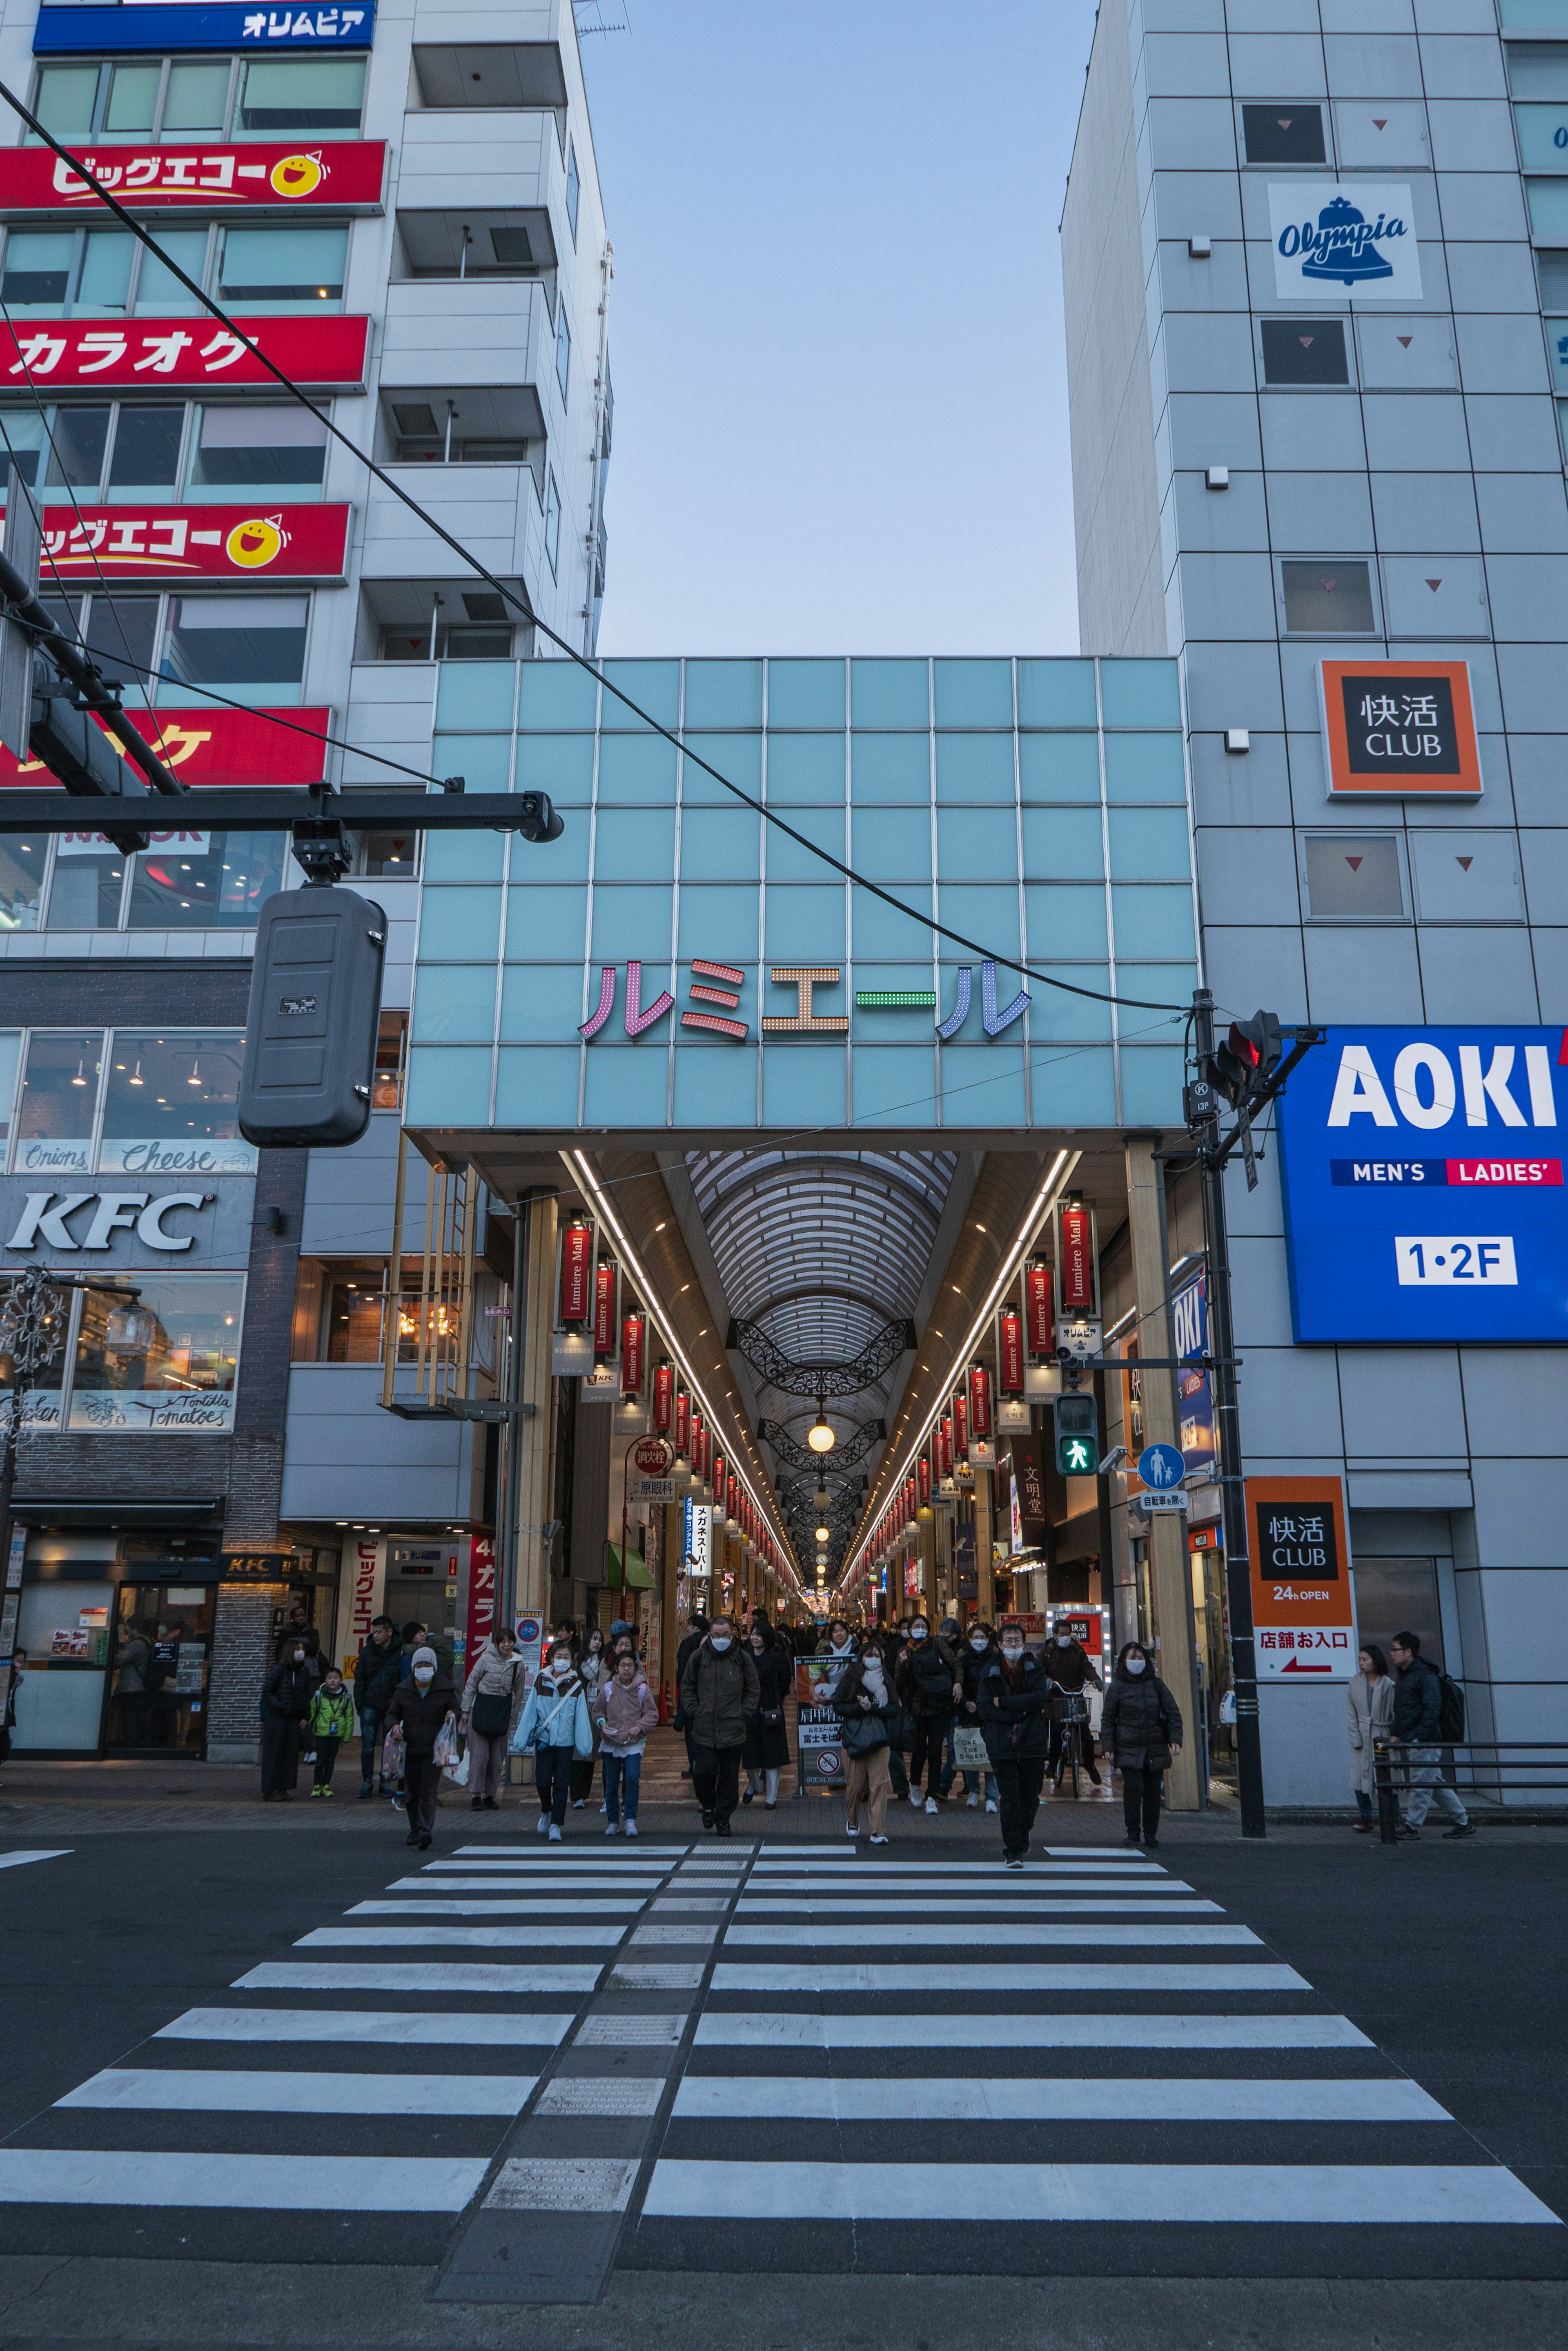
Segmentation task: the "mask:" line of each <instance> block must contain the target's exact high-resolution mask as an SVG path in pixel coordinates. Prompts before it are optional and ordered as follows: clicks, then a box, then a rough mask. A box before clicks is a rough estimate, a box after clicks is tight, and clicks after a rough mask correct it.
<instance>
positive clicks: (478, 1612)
mask: <svg viewBox="0 0 1568 2351" xmlns="http://www.w3.org/2000/svg"><path fill="white" fill-rule="evenodd" d="M494 1630H495V1545H494V1543H493V1541H491V1539H490V1537H489V1536H488V1535H475V1536H474V1538H473V1540H472V1542H471V1543H470V1544H469V1547H468V1651H467V1656H468V1664H469V1669H470V1671H471V1672H472V1668H473V1666H474V1664H475V1663H476V1661H477V1659H478V1656H479V1653H480V1651H481V1649H482V1648H483V1646H484V1644H485V1643H486V1641H488V1640H489V1638H490V1635H492V1633H493V1632H494Z"/></svg>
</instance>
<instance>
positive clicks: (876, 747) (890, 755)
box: [850, 735, 931, 806]
mask: <svg viewBox="0 0 1568 2351" xmlns="http://www.w3.org/2000/svg"><path fill="white" fill-rule="evenodd" d="M850 795H851V798H852V799H854V800H855V802H856V804H857V806H858V805H859V804H860V803H861V802H863V801H866V800H917V801H919V800H926V801H929V799H930V797H931V751H930V737H929V736H927V735H855V736H852V737H850Z"/></svg>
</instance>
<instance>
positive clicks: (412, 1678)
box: [387, 1645, 457, 1853]
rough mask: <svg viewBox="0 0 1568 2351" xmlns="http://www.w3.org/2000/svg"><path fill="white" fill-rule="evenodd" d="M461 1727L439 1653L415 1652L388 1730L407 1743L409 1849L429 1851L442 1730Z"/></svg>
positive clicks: (396, 1696)
mask: <svg viewBox="0 0 1568 2351" xmlns="http://www.w3.org/2000/svg"><path fill="white" fill-rule="evenodd" d="M456 1722H457V1692H456V1691H455V1690H454V1689H453V1688H452V1684H451V1683H450V1682H449V1681H447V1680H446V1679H445V1678H444V1677H442V1676H441V1674H440V1673H439V1672H438V1670H437V1667H436V1653H435V1651H434V1650H433V1649H432V1648H431V1647H430V1646H428V1645H426V1646H422V1647H421V1648H418V1649H416V1650H415V1651H414V1655H413V1663H412V1666H411V1667H410V1675H409V1678H408V1680H407V1681H406V1682H400V1683H399V1684H398V1687H397V1688H396V1689H395V1690H394V1691H393V1692H392V1695H391V1698H390V1700H389V1704H388V1707H387V1724H388V1728H389V1729H401V1731H402V1734H403V1739H404V1742H405V1747H404V1758H403V1789H404V1802H405V1805H406V1808H407V1812H408V1817H409V1834H408V1835H407V1837H406V1838H405V1839H404V1843H405V1844H417V1845H418V1847H419V1849H420V1851H421V1853H428V1852H429V1851H430V1842H431V1833H432V1832H433V1830H434V1828H435V1815H436V1797H437V1795H438V1793H439V1792H440V1789H441V1771H442V1770H443V1768H444V1766H445V1764H446V1762H447V1760H448V1758H447V1756H446V1755H445V1754H442V1753H441V1748H440V1744H439V1742H440V1741H441V1733H442V1731H444V1730H446V1729H447V1728H448V1726H449V1725H451V1726H455V1725H456Z"/></svg>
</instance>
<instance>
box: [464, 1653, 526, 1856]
mask: <svg viewBox="0 0 1568 2351" xmlns="http://www.w3.org/2000/svg"><path fill="white" fill-rule="evenodd" d="M523 1676H524V1667H523V1660H522V1658H521V1657H520V1656H518V1654H517V1643H516V1641H515V1639H514V1637H513V1635H512V1634H511V1633H510V1632H508V1630H507V1629H506V1627H505V1626H504V1625H503V1626H502V1628H501V1630H500V1631H499V1632H498V1633H493V1634H492V1635H491V1637H490V1639H489V1640H488V1641H486V1643H485V1645H484V1646H483V1649H481V1651H480V1653H479V1656H478V1657H477V1659H476V1660H475V1663H474V1667H473V1671H472V1673H471V1674H470V1676H469V1677H468V1679H467V1681H466V1682H464V1684H463V1686H462V1732H463V1736H464V1737H465V1738H466V1739H467V1740H468V1757H469V1762H468V1803H469V1810H470V1811H471V1812H475V1813H477V1812H479V1811H480V1810H481V1809H483V1811H485V1812H487V1813H498V1812H499V1811H500V1809H501V1794H500V1791H501V1780H502V1773H503V1771H504V1767H505V1763H506V1742H507V1740H509V1739H510V1738H511V1736H512V1717H513V1715H514V1713H515V1711H516V1707H517V1697H518V1693H519V1691H520V1690H521V1689H522V1687H523Z"/></svg>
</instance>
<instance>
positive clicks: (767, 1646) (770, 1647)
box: [741, 1608, 794, 1813]
mask: <svg viewBox="0 0 1568 2351" xmlns="http://www.w3.org/2000/svg"><path fill="white" fill-rule="evenodd" d="M746 1646H747V1647H748V1648H749V1649H750V1650H751V1653H752V1655H753V1657H754V1658H755V1659H756V1661H757V1681H758V1685H759V1687H760V1690H761V1696H760V1698H759V1699H758V1701H757V1710H756V1712H755V1714H753V1715H749V1716H748V1717H747V1719H746V1744H745V1750H744V1754H743V1758H742V1760H743V1761H744V1763H745V1766H746V1792H745V1794H744V1795H743V1796H742V1799H741V1802H742V1803H743V1804H749V1803H751V1802H753V1800H754V1798H756V1797H757V1796H759V1795H760V1796H761V1797H762V1798H763V1802H764V1804H765V1806H766V1808H767V1810H768V1811H769V1812H770V1813H771V1812H775V1811H776V1810H777V1808H778V1801H779V1774H780V1772H781V1771H784V1770H786V1769H787V1767H788V1764H789V1734H788V1732H787V1731H786V1730H785V1729H784V1700H785V1698H787V1697H788V1696H789V1692H790V1685H791V1684H792V1683H793V1681H794V1666H793V1665H792V1664H791V1662H790V1656H789V1652H788V1651H787V1650H786V1649H785V1647H784V1643H783V1642H782V1641H781V1640H780V1639H779V1637H778V1635H777V1634H776V1633H775V1632H774V1628H773V1626H772V1625H770V1624H769V1623H768V1620H767V1618H766V1616H765V1615H764V1614H763V1612H762V1610H761V1609H760V1608H759V1609H758V1610H757V1612H756V1614H755V1616H754V1619H753V1625H752V1629H751V1631H750V1633H749V1634H748V1635H747V1636H746Z"/></svg>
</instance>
